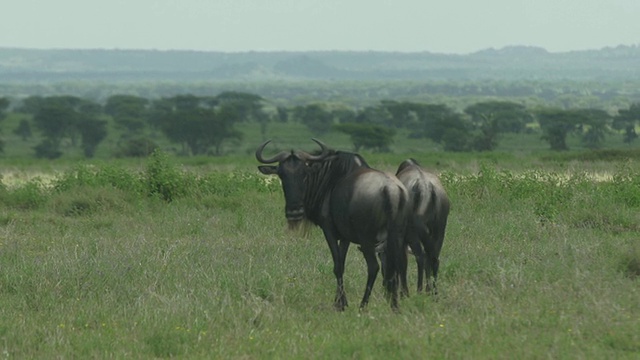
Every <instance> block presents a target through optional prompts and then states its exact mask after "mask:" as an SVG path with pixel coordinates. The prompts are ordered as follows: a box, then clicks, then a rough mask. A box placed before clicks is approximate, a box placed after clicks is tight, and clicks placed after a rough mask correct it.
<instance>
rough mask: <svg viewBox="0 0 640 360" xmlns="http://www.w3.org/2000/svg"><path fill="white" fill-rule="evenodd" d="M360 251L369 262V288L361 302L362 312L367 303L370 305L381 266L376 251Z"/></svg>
mask: <svg viewBox="0 0 640 360" xmlns="http://www.w3.org/2000/svg"><path fill="white" fill-rule="evenodd" d="M360 251H362V255H364V259H365V260H366V262H367V287H366V288H365V290H364V296H363V297H362V302H360V310H362V309H364V308H365V307H366V306H367V303H369V296H371V290H373V284H374V283H375V282H376V277H377V276H378V271H380V265H379V264H378V259H377V258H376V252H375V250H373V249H369V248H366V249H363V248H360Z"/></svg>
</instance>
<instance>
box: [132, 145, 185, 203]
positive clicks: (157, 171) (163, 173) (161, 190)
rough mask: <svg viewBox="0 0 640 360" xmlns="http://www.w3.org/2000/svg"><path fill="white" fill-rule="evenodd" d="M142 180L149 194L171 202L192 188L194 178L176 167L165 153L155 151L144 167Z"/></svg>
mask: <svg viewBox="0 0 640 360" xmlns="http://www.w3.org/2000/svg"><path fill="white" fill-rule="evenodd" d="M144 182H145V186H146V191H147V193H148V194H149V195H151V196H158V197H160V198H161V199H163V200H165V201H167V202H171V201H172V200H175V199H176V198H179V197H182V196H185V195H186V194H188V193H189V192H190V191H191V190H193V185H194V183H195V178H194V177H190V176H188V175H187V174H184V173H182V172H181V171H179V170H178V169H176V167H175V166H173V164H171V162H170V161H169V157H168V156H167V154H166V153H164V152H162V151H155V152H154V153H153V154H151V157H150V158H149V163H148V164H147V168H146V169H145V172H144Z"/></svg>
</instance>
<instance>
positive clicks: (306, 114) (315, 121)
mask: <svg viewBox="0 0 640 360" xmlns="http://www.w3.org/2000/svg"><path fill="white" fill-rule="evenodd" d="M292 114H293V117H294V118H295V119H296V121H298V122H300V123H302V124H304V125H306V126H307V127H308V128H309V130H310V131H311V133H312V134H314V135H315V136H322V135H324V134H326V133H327V132H329V130H331V127H332V126H333V123H334V120H333V115H332V114H331V112H330V111H329V110H328V109H326V107H325V106H323V105H322V104H309V105H304V106H297V107H295V108H294V109H293V112H292Z"/></svg>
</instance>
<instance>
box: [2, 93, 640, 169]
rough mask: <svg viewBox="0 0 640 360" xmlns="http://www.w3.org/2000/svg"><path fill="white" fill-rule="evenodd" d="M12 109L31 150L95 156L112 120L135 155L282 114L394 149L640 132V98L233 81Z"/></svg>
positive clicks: (560, 144)
mask: <svg viewBox="0 0 640 360" xmlns="http://www.w3.org/2000/svg"><path fill="white" fill-rule="evenodd" d="M10 112H13V113H20V114H26V115H28V116H25V117H23V118H22V120H21V121H20V122H19V124H18V126H17V127H15V128H14V129H11V130H12V131H13V133H14V134H15V135H18V136H20V137H21V138H22V139H24V140H27V139H29V138H30V137H32V136H33V133H34V130H35V131H37V132H38V133H39V135H40V137H39V139H40V142H39V143H38V144H37V145H36V146H34V147H33V150H34V156H35V157H38V158H49V159H54V158H58V157H60V156H62V155H63V146H62V144H63V142H64V143H68V144H71V146H73V147H77V148H80V149H81V150H82V152H83V154H84V156H85V157H87V158H91V157H93V156H94V155H95V152H96V149H97V147H98V146H99V145H100V143H101V142H102V141H104V140H105V139H106V137H107V135H108V134H109V131H113V130H112V129H115V131H117V132H118V134H119V140H118V144H119V148H118V152H117V153H116V154H114V155H116V156H131V157H133V156H147V155H148V154H150V153H151V152H153V150H155V149H156V148H157V147H158V145H157V144H156V143H155V142H154V141H153V140H152V137H151V136H150V135H149V134H151V133H161V134H162V135H163V136H164V137H165V138H166V139H167V140H168V141H170V142H171V143H174V144H176V145H178V146H179V149H180V150H179V152H180V154H182V155H205V154H211V155H221V154H223V145H224V144H225V143H229V142H239V141H241V140H242V139H243V134H242V132H240V131H239V130H238V129H237V125H238V124H239V123H241V122H253V123H256V124H258V125H259V128H260V132H261V134H262V136H263V137H265V136H266V133H267V130H268V126H269V124H270V123H272V122H276V121H278V122H283V123H286V122H298V123H301V124H304V125H305V126H306V127H308V129H309V130H310V132H311V133H312V134H314V136H318V137H321V136H324V135H326V134H327V133H328V132H330V131H338V132H342V133H345V134H347V135H349V137H350V139H351V142H352V143H353V146H354V148H355V150H356V151H359V150H361V149H369V150H373V151H389V149H390V146H391V145H392V144H393V141H394V138H395V137H396V136H397V134H398V131H400V130H406V133H408V134H409V135H408V136H410V137H412V138H424V139H430V140H432V141H434V142H435V143H438V144H440V145H441V146H442V148H443V149H444V150H445V151H491V150H494V149H495V148H496V147H497V146H498V144H499V141H500V137H501V135H502V134H506V133H515V134H518V133H525V132H538V133H539V134H540V137H541V139H542V140H544V141H546V142H547V143H548V144H549V147H550V149H552V150H557V151H561V150H568V149H569V147H568V145H567V137H568V136H569V134H577V135H579V136H580V138H581V140H582V142H583V144H584V145H585V146H586V147H588V148H591V149H597V148H600V147H602V146H603V144H604V140H605V136H606V135H607V134H608V133H613V132H618V133H620V134H621V136H622V140H623V141H624V142H625V143H631V142H633V141H634V140H635V139H636V138H637V137H638V135H637V133H636V126H637V125H638V122H639V121H640V103H632V104H631V105H630V106H629V107H628V108H623V109H619V110H617V112H616V113H615V114H611V113H609V112H607V111H604V110H602V109H595V108H557V107H541V108H535V109H530V108H527V107H526V106H525V105H523V104H520V103H517V102H512V101H507V100H489V101H481V102H477V103H474V104H471V105H469V106H467V107H466V108H464V110H463V111H456V110H454V109H453V108H451V107H449V106H447V105H446V104H442V103H423V102H416V101H396V100H381V101H379V102H378V103H376V104H374V105H369V106H364V107H360V108H354V107H349V106H346V105H335V104H329V103H326V102H315V103H308V104H304V105H296V106H290V107H285V106H276V105H274V104H273V103H272V102H270V101H268V100H267V99H265V98H263V97H261V96H259V95H255V94H252V93H246V92H234V91H227V92H222V93H220V94H218V95H216V96H195V95H191V94H185V95H176V96H171V97H163V98H160V99H148V98H145V97H140V96H135V95H124V94H119V95H113V96H110V97H108V98H107V100H106V101H105V102H104V103H97V102H94V101H91V100H88V99H85V98H81V97H77V96H70V95H62V96H47V97H43V96H30V97H27V98H25V99H23V100H21V101H18V102H16V103H15V104H12V102H11V101H10V100H9V99H8V98H0V124H1V122H2V120H3V119H5V118H6V116H7V115H8V114H9V113H10ZM0 129H1V128H0ZM0 136H1V133H0ZM0 150H4V141H2V138H1V137H0Z"/></svg>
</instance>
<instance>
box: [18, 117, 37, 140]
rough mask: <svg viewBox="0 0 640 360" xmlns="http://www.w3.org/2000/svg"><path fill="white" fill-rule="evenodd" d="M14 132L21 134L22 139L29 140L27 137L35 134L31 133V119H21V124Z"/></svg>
mask: <svg viewBox="0 0 640 360" xmlns="http://www.w3.org/2000/svg"><path fill="white" fill-rule="evenodd" d="M13 133H14V134H16V135H18V136H20V138H22V141H27V139H29V138H30V137H32V136H33V134H32V133H31V124H30V123H29V120H27V119H22V120H20V124H19V125H18V127H16V128H15V129H14V130H13Z"/></svg>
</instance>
